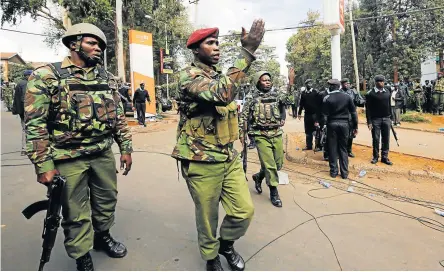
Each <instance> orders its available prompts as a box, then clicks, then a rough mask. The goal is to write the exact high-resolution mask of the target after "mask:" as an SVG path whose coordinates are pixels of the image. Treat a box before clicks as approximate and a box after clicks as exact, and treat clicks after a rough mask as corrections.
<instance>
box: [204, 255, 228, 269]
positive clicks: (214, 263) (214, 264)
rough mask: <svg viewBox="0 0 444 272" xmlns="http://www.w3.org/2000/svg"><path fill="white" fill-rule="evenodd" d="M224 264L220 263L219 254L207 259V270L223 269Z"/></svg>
mask: <svg viewBox="0 0 444 272" xmlns="http://www.w3.org/2000/svg"><path fill="white" fill-rule="evenodd" d="M223 270H224V269H223V268H222V264H221V263H220V258H219V255H217V257H216V258H214V259H212V260H208V261H207V271H223Z"/></svg>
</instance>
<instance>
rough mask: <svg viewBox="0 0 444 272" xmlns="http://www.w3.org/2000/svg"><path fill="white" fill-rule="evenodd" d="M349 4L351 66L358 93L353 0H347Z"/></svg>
mask: <svg viewBox="0 0 444 272" xmlns="http://www.w3.org/2000/svg"><path fill="white" fill-rule="evenodd" d="M349 4H350V28H351V35H352V47H353V66H354V68H355V82H356V91H358V93H359V70H358V58H357V57H356V41H355V28H354V26H353V1H351V0H349Z"/></svg>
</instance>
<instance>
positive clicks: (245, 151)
mask: <svg viewBox="0 0 444 272" xmlns="http://www.w3.org/2000/svg"><path fill="white" fill-rule="evenodd" d="M243 127H244V128H243V133H244V135H243V137H244V142H243V143H242V144H243V149H242V154H241V155H242V166H243V168H244V173H245V179H247V180H248V178H247V155H248V145H247V141H248V140H247V138H248V123H247V121H244V125H243Z"/></svg>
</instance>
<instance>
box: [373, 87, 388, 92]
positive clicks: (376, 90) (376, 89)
mask: <svg viewBox="0 0 444 272" xmlns="http://www.w3.org/2000/svg"><path fill="white" fill-rule="evenodd" d="M374 89H375V93H385V92H386V90H385V88H382V90H379V89H378V88H376V87H374Z"/></svg>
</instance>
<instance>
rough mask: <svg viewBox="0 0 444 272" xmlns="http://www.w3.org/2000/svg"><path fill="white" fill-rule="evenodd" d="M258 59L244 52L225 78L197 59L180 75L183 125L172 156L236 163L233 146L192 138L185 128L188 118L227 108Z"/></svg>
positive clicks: (242, 50) (213, 68)
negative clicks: (222, 107)
mask: <svg viewBox="0 0 444 272" xmlns="http://www.w3.org/2000/svg"><path fill="white" fill-rule="evenodd" d="M254 60H255V57H254V56H253V55H251V54H250V53H249V52H248V51H247V50H245V49H243V48H242V49H241V50H240V53H239V55H238V57H237V59H236V61H235V63H234V65H233V66H232V67H230V68H229V69H228V71H227V73H226V75H223V74H222V73H221V72H220V71H219V70H218V69H217V68H216V67H210V66H207V65H205V64H203V63H201V62H199V61H197V60H195V61H194V62H193V63H192V64H191V66H189V67H187V68H185V69H184V70H182V71H181V72H180V74H179V96H180V101H181V102H180V108H179V110H180V112H181V121H180V122H179V127H178V130H177V132H178V135H177V143H176V146H175V147H174V150H173V152H172V155H171V156H172V157H173V158H176V159H178V160H192V161H207V162H224V161H227V160H232V159H233V158H234V157H235V156H236V155H237V151H236V150H235V149H234V148H233V143H229V144H227V145H224V146H222V145H215V144H212V143H209V142H207V141H205V140H203V139H202V138H196V137H192V136H190V135H188V134H187V133H186V132H185V130H184V129H183V127H184V124H186V122H187V119H189V118H190V117H191V116H199V115H200V112H201V111H202V110H203V109H209V108H213V109H214V108H215V107H217V106H227V105H229V104H230V103H231V102H232V101H233V100H234V98H235V96H236V95H237V93H238V88H239V86H240V83H241V79H243V78H245V76H246V75H245V72H246V71H247V70H248V68H249V67H250V65H251V63H252V62H253V61H254Z"/></svg>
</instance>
